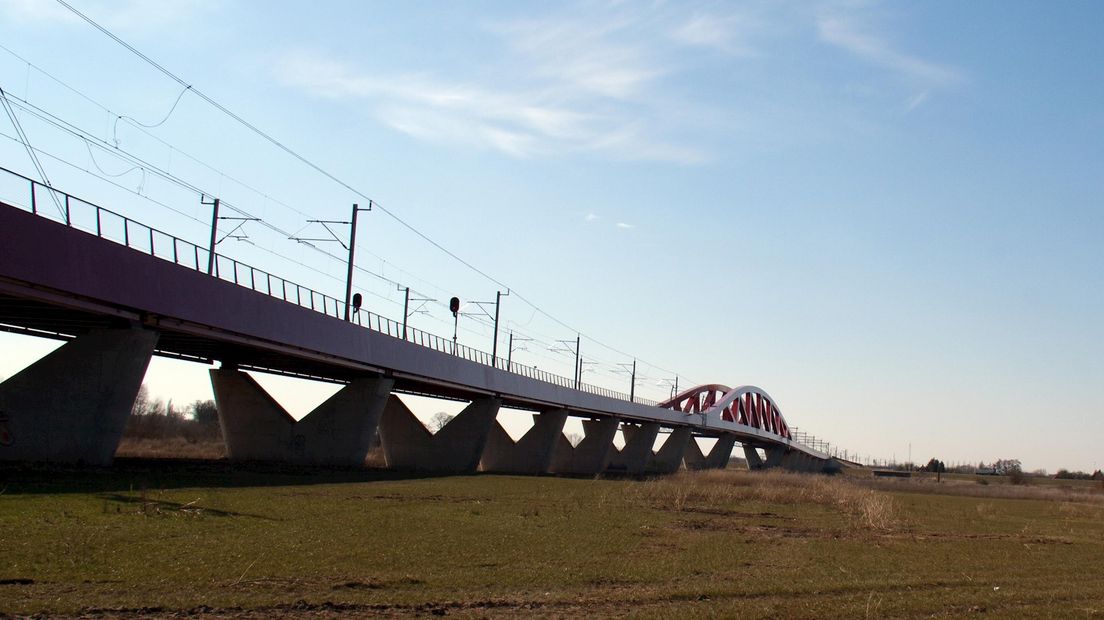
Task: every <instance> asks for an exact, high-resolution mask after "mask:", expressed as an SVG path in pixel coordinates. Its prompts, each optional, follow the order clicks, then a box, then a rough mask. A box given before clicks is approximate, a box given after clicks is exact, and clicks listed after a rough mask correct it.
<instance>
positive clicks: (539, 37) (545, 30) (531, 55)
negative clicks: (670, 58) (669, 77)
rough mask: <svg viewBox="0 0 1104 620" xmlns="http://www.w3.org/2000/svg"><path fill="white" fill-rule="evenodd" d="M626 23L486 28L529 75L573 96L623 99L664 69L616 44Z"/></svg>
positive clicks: (563, 21) (548, 22)
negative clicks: (501, 39) (587, 94)
mask: <svg viewBox="0 0 1104 620" xmlns="http://www.w3.org/2000/svg"><path fill="white" fill-rule="evenodd" d="M631 23H632V20H629V19H625V18H617V17H614V18H612V19H605V20H597V21H585V20H580V19H568V18H548V19H528V20H520V21H513V22H506V23H498V24H495V25H493V26H491V27H490V30H491V31H492V32H494V33H496V34H498V35H500V36H502V37H503V39H504V40H505V42H506V43H507V45H509V46H510V47H511V48H512V49H513V50H514V51H515V52H516V53H518V54H520V55H521V57H522V59H523V61H524V62H525V63H527V64H528V65H529V67H530V69H531V71H532V72H533V73H534V74H536V75H539V76H543V77H545V78H548V79H550V80H552V81H554V82H557V83H558V84H559V86H560V87H567V88H569V89H571V90H572V91H575V92H582V93H589V94H592V95H596V96H600V97H609V98H617V99H625V98H630V97H633V96H634V95H637V94H639V93H640V92H641V91H642V90H643V89H644V88H645V87H646V86H647V85H648V83H649V82H651V81H652V80H654V79H655V78H657V77H659V76H661V75H663V74H664V73H665V69H663V68H662V65H661V63H660V62H659V61H658V59H657V58H655V57H653V56H650V54H649V51H648V48H646V47H642V46H640V45H637V44H634V43H631V42H622V41H618V40H616V37H617V36H618V35H619V34H620V33H621V32H622V31H624V30H626V29H627V28H628V27H629V25H630V24H631Z"/></svg>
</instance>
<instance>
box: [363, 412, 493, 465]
mask: <svg viewBox="0 0 1104 620" xmlns="http://www.w3.org/2000/svg"><path fill="white" fill-rule="evenodd" d="M501 404H502V401H501V400H500V399H498V398H482V399H479V400H475V401H472V403H471V404H470V405H468V406H467V407H465V408H464V410H463V411H461V412H460V414H459V415H457V416H456V417H455V418H453V419H452V420H450V421H449V423H448V424H446V425H445V427H444V428H442V429H441V430H440V431H438V432H437V434H436V435H434V434H433V433H430V432H429V429H427V428H426V427H425V425H424V424H422V422H421V421H420V420H418V418H417V416H415V415H414V413H413V412H411V411H410V409H409V408H407V406H406V405H405V404H404V403H403V402H402V401H401V400H399V398H398V397H397V396H392V397H391V398H389V399H388V400H387V406H386V407H385V408H384V410H383V418H382V419H381V420H380V427H379V433H380V442H381V443H382V444H383V455H384V458H385V459H386V460H387V466H388V467H390V468H391V469H405V470H416V471H437V472H453V473H465V472H473V471H475V470H476V468H477V467H479V460H480V458H481V457H482V455H483V448H484V446H485V445H486V444H487V437H488V436H489V435H490V433H491V429H492V428H493V427H494V425H495V423H496V421H497V420H496V418H497V417H498V408H499V406H501Z"/></svg>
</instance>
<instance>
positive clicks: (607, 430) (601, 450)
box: [551, 417, 618, 476]
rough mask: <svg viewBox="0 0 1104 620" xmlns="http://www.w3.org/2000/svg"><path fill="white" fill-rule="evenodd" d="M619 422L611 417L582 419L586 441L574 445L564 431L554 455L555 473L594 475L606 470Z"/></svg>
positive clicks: (557, 441) (553, 469)
mask: <svg viewBox="0 0 1104 620" xmlns="http://www.w3.org/2000/svg"><path fill="white" fill-rule="evenodd" d="M617 424H618V420H617V418H612V417H611V418H602V419H600V420H583V440H582V441H581V442H579V445H577V446H575V447H572V446H571V442H569V441H568V440H567V437H565V436H564V435H563V434H562V433H561V434H560V437H559V439H557V440H556V450H555V452H554V454H553V455H552V467H551V471H552V473H556V474H583V475H588V476H593V475H596V474H600V473H602V472H603V471H605V470H606V466H607V465H608V464H609V459H610V453H611V452H612V451H613V449H614V447H613V437H614V435H615V434H617Z"/></svg>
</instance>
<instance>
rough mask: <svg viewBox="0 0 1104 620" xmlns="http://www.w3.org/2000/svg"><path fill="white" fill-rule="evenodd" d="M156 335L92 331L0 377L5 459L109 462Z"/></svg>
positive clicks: (0, 451)
mask: <svg viewBox="0 0 1104 620" xmlns="http://www.w3.org/2000/svg"><path fill="white" fill-rule="evenodd" d="M157 338H158V336H157V333H156V332H153V331H149V330H145V329H140V328H128V329H102V330H95V331H91V332H88V333H87V334H84V335H81V336H77V337H76V338H74V339H73V340H71V341H69V342H67V343H66V344H64V345H62V346H61V347H60V348H58V349H57V350H55V351H53V352H52V353H50V354H48V355H46V356H45V357H43V358H42V359H40V360H38V361H37V362H35V363H33V364H31V365H30V366H28V367H26V368H24V369H23V370H22V371H20V372H19V373H18V374H16V375H15V376H14V377H11V378H10V379H8V380H7V381H5V382H4V383H2V384H0V460H4V461H53V462H62V463H85V464H89V465H110V464H111V462H112V460H114V458H115V450H116V449H117V448H118V447H119V440H120V439H121V438H122V436H123V430H124V428H125V427H126V421H127V417H128V416H129V415H130V410H131V408H132V407H133V406H134V399H135V397H137V396H138V390H139V388H141V387H142V379H143V378H144V377H145V375H146V367H147V366H149V361H150V357H152V355H153V349H154V347H155V346H156V345H157Z"/></svg>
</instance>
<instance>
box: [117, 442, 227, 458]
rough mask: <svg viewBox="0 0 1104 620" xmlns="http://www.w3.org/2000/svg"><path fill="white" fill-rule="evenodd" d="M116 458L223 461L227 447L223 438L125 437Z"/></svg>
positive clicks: (120, 443)
mask: <svg viewBox="0 0 1104 620" xmlns="http://www.w3.org/2000/svg"><path fill="white" fill-rule="evenodd" d="M115 456H117V457H124V458H143V459H221V458H225V457H226V445H225V444H224V443H223V442H222V438H221V437H216V438H214V439H204V440H196V441H188V440H187V439H184V438H183V437H168V438H163V439H154V438H137V437H123V440H122V441H121V442H119V449H118V450H116V451H115Z"/></svg>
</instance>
